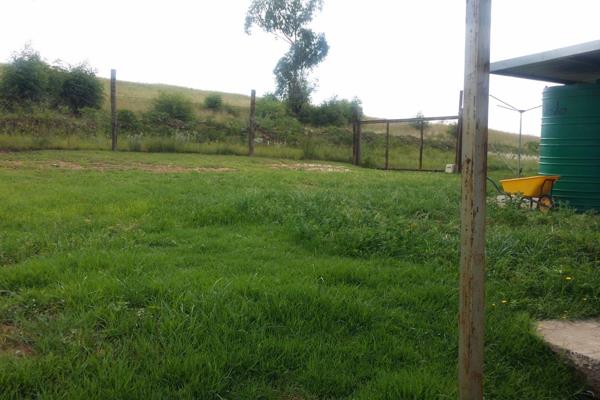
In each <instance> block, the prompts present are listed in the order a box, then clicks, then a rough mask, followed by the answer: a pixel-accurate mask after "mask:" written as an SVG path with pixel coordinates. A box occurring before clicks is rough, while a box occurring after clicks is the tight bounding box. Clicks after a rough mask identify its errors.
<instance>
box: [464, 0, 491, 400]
mask: <svg viewBox="0 0 600 400" xmlns="http://www.w3.org/2000/svg"><path fill="white" fill-rule="evenodd" d="M490 23H491V0H467V18H466V40H465V89H464V97H465V99H464V120H463V151H462V194H461V211H460V217H461V232H460V307H459V308H460V309H459V346H458V352H459V354H458V358H459V360H458V375H459V377H458V378H459V398H460V400H481V399H483V348H484V346H483V344H484V312H485V304H484V294H485V291H484V280H485V268H484V267H485V214H486V208H485V200H486V173H487V139H488V95H489V70H490Z"/></svg>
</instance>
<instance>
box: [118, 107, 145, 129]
mask: <svg viewBox="0 0 600 400" xmlns="http://www.w3.org/2000/svg"><path fill="white" fill-rule="evenodd" d="M117 121H118V123H119V130H120V131H123V132H126V133H139V132H141V130H142V123H141V122H140V120H139V119H138V117H137V116H136V115H135V113H134V112H133V111H130V110H119V111H118V112H117Z"/></svg>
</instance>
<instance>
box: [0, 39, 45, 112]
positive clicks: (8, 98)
mask: <svg viewBox="0 0 600 400" xmlns="http://www.w3.org/2000/svg"><path fill="white" fill-rule="evenodd" d="M49 74H50V67H49V66H48V64H46V63H45V62H44V61H43V60H42V58H41V57H40V55H39V53H38V52H36V51H35V50H33V49H31V48H30V47H25V49H23V50H22V51H21V52H20V53H17V54H14V55H13V58H12V61H11V63H10V64H8V65H7V66H6V67H5V69H4V72H3V74H2V79H1V80H0V101H1V102H2V105H3V106H4V107H6V108H14V107H15V106H20V107H29V106H32V105H36V104H40V103H43V102H44V101H46V100H47V97H48V96H47V91H48V77H49Z"/></svg>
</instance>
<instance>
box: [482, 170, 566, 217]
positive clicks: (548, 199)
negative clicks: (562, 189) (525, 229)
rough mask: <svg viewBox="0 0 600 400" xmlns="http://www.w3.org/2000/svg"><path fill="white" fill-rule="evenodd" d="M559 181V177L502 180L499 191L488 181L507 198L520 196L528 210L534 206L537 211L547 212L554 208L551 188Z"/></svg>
mask: <svg viewBox="0 0 600 400" xmlns="http://www.w3.org/2000/svg"><path fill="white" fill-rule="evenodd" d="M488 179H489V178H488ZM559 179H560V176H558V175H551V176H527V177H523V178H514V179H503V180H501V181H500V184H501V185H502V189H503V190H500V188H499V187H498V185H496V183H495V182H494V181H493V180H491V179H489V180H490V181H491V182H492V183H493V184H494V186H495V187H496V190H498V191H499V192H500V193H502V194H504V195H506V196H508V197H509V198H513V197H518V196H520V197H521V198H522V199H523V200H525V201H527V202H529V207H530V208H534V206H536V207H537V209H538V210H540V211H542V212H548V211H549V210H551V209H552V208H554V199H553V198H552V188H553V187H554V183H555V182H556V181H557V180H559Z"/></svg>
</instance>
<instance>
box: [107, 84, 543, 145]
mask: <svg viewBox="0 0 600 400" xmlns="http://www.w3.org/2000/svg"><path fill="white" fill-rule="evenodd" d="M101 80H102V83H103V85H104V90H105V93H106V96H105V102H104V108H105V109H106V110H108V109H110V98H109V93H110V81H109V80H108V79H101ZM161 92H165V93H178V94H181V95H184V96H185V97H187V98H189V99H190V100H191V101H192V102H193V103H194V104H195V105H197V109H198V110H200V109H201V106H202V104H203V102H204V99H205V98H206V96H208V95H210V94H219V95H221V96H222V97H223V101H224V102H225V103H226V104H229V105H231V106H233V107H235V108H237V109H239V110H240V114H244V113H248V112H249V108H250V97H249V96H247V95H243V94H236V93H225V92H210V91H205V90H200V89H192V88H185V87H180V86H173V85H164V84H155V83H139V82H127V81H118V86H117V104H118V107H119V108H126V109H129V110H131V111H134V112H144V111H147V110H149V109H150V108H151V107H152V101H153V100H154V99H155V98H156V97H157V96H158V95H159V93H161ZM199 113H200V114H202V113H201V112H199ZM242 118H244V119H245V118H246V116H245V115H242ZM368 130H371V131H374V132H376V133H381V134H383V133H384V132H385V126H383V124H382V125H381V126H374V127H369V128H368ZM447 130H448V126H447V125H445V124H431V125H430V127H429V129H428V132H427V134H428V135H431V134H433V135H437V136H441V135H445V134H446V132H447ZM390 132H391V134H392V135H396V136H402V135H411V136H418V131H417V130H416V129H414V128H412V127H411V126H410V125H408V124H394V125H392V126H391V128H390ZM489 140H490V143H492V144H495V145H506V146H514V147H516V146H517V145H518V136H517V135H516V134H513V133H509V132H504V131H499V130H495V129H490V136H489ZM528 142H539V138H538V137H537V136H531V135H523V143H524V144H527V143H528Z"/></svg>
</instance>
